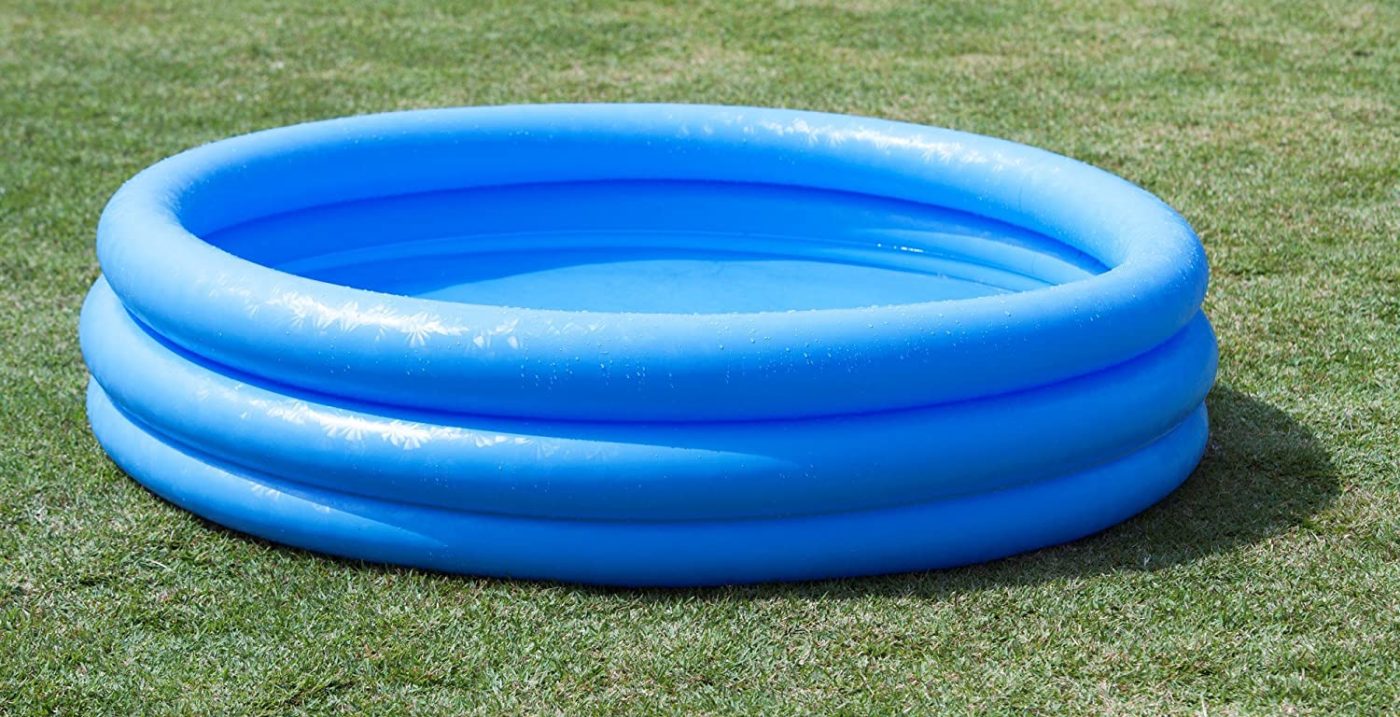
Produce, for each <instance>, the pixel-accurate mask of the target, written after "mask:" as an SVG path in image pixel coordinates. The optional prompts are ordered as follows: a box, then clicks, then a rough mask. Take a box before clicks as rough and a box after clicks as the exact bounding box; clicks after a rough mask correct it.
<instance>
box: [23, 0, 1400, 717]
mask: <svg viewBox="0 0 1400 717" xmlns="http://www.w3.org/2000/svg"><path fill="white" fill-rule="evenodd" d="M459 5H460V6H459ZM466 5H467V4H465V3H463V4H457V3H452V4H449V3H442V4H440V5H428V4H423V3H401V4H400V3H394V4H389V3H385V4H374V5H368V4H367V3H362V2H350V1H348V0H347V1H345V2H330V1H327V0H318V1H316V2H305V3H300V4H296V5H292V6H288V7H281V6H278V5H275V4H273V3H267V2H250V1H244V0H225V1H223V2H217V3H208V4H207V6H205V7H195V6H193V4H187V3H179V2H169V3H163V4H153V3H147V2H141V3H133V4H126V5H120V6H119V5H117V4H115V3H99V2H90V3H78V2H62V3H58V2H53V3H38V4H35V3H29V2H21V0H0V426H3V430H0V713H7V714H17V715H27V714H45V713H58V714H131V713H152V714H187V713H210V712H214V713H235V714H268V715H283V714H298V713H337V712H341V711H350V712H353V711H361V710H363V711H367V712H371V713H410V712H411V713H416V714H433V713H438V714H457V713H475V714H496V713H502V712H504V713H547V714H570V715H573V714H612V713H619V712H625V713H673V714H711V713H733V714H753V713H787V714H813V713H823V714H826V713H838V714H868V713H910V714H929V713H936V712H953V713H964V712H977V713H983V712H995V713H1022V712H1025V711H1036V712H1044V713H1070V714H1084V713H1111V714H1119V713H1134V714H1157V713H1182V714H1186V713H1191V714H1202V713H1205V714H1212V715H1215V714H1293V713H1299V714H1319V715H1330V714H1369V715H1376V714H1382V713H1387V712H1388V713H1392V714H1394V713H1396V712H1397V711H1400V692H1397V690H1400V69H1397V68H1400V7H1397V6H1396V5H1395V4H1394V3H1377V4H1357V3H1351V2H1333V1H1330V0H1324V1H1322V2H1312V3H1303V2H1294V3H1276V4H1274V3H1266V2H1260V1H1256V0H1251V1H1250V2H1239V3H1228V4H1224V5H1220V4H1217V3H1207V2H1200V3H1174V2H1157V3H1151V4H1141V5H1139V4H1137V3H1127V2H1093V3H1083V4H1080V3H1073V4H1071V3H1032V2H1025V3H1013V2H965V3H959V4H940V5H938V6H930V7H918V6H913V5H904V4H899V3H893V2H883V1H882V0H856V1H855V2H850V3H846V2H836V1H834V0H833V2H829V3H817V2H785V3H777V4H771V3H738V2H735V3H722V2H707V3H686V4H676V5H660V4H647V3H642V4H610V3H597V4H586V5H580V6H574V5H566V4H562V3H560V4H542V5H535V6H530V7H526V6H517V5H514V4H510V3H492V4H472V5H471V6H470V7H467V6H466ZM566 100H567V101H600V100H647V101H693V102H720V103H740V104H758V105H777V106H786V107H801V108H810V109H821V110H831V111H838V112H855V113H860V114H867V115H878V116H884V117H891V118H898V119H904V120H911V121H915V122H922V123H929V124H936V125H943V126H950V127H955V128H959V129H965V130H971V131H975V132H981V133H986V134H993V135H999V136H1003V137H1008V138H1011V139H1015V140H1019V141H1023V142H1028V143H1031V144H1036V145H1040V146H1043V147H1047V148H1049V149H1052V150H1055V151H1058V152H1062V153H1064V154H1068V155H1070V156H1074V157H1077V158H1080V159H1083V160H1086V161H1089V162H1092V163H1095V164H1098V165H1100V166H1102V167H1105V168H1107V169H1109V170H1112V171H1115V172H1118V173H1120V174H1122V175H1123V176H1126V177H1128V178H1130V179H1132V180H1134V181H1136V182H1138V183H1140V184H1142V185H1144V186H1145V187H1147V188H1148V189H1149V190H1151V191H1153V192H1155V193H1157V194H1158V195H1160V196H1162V197H1163V198H1164V199H1166V200H1167V201H1168V202H1169V203H1171V204H1172V205H1174V206H1176V207H1177V208H1178V209H1180V210H1181V211H1182V212H1183V213H1184V214H1185V215H1186V216H1187V217H1188V218H1189V219H1190V220H1191V221H1192V222H1193V224H1194V225H1195V227H1196V228H1197V229H1198V230H1199V232H1200V234H1201V236H1202V238H1203V240H1204V241H1205V244H1206V248H1207V251H1208V252H1209V254H1210V257H1211V261H1212V265H1213V271H1214V274H1213V284H1212V289H1211V295H1210V298H1209V300H1208V306H1207V309H1208V312H1209V314H1210V316H1211V318H1212V319H1213V320H1214V322H1215V325H1216V328H1217V329H1218V331H1219V334H1220V343H1221V351H1222V360H1221V372H1220V382H1219V387H1218V388H1217V389H1216V391H1215V393H1214V394H1213V396H1212V398H1211V407H1212V410H1213V427H1214V434H1213V437H1212V443H1211V447H1210V450H1209V453H1208V455H1207V456H1206V459H1205V461H1204V463H1203V464H1202V466H1201V468H1200V469H1199V470H1198V471H1197V472H1196V474H1195V475H1194V476H1193V477H1192V478H1191V480H1190V481H1189V482H1188V483H1187V484H1186V486H1185V487H1183V488H1182V489H1181V490H1180V491H1178V492H1177V493H1176V494H1174V495H1173V496H1172V497H1171V498H1169V499H1168V500H1167V501H1165V502H1164V503H1163V504H1161V505H1160V506H1158V507H1156V508H1153V509H1152V510H1150V511H1148V512H1147V513H1146V514H1144V515H1142V516H1140V517H1139V518H1137V519H1135V520H1132V521H1130V522H1129V523H1127V524H1125V525H1123V526H1120V527H1117V528H1114V529H1112V530H1110V531H1108V532H1107V533H1105V534H1102V535H1099V536H1096V537H1093V538H1089V539H1086V540H1082V541H1079V542H1077V543H1074V544H1072V545H1067V546H1063V547H1059V548H1054V549H1050V550H1044V551H1041V552H1038V553H1035V554H1031V555H1026V556H1021V557H1017V558H1013V559H1010V560H1005V561H1001V562H998V563H994V564H990V565H984V566H979V567H973V568H967V569H961V570H952V571H944V572H935V573H927V574H917V575H903V576H892V577H885V578H875V579H867V580H851V581H840V582H829V583H815V584H802V585H788V586H762V587H744V588H729V589H715V590H703V591H682V592H666V591H645V592H637V591H620V590H619V591H614V590H599V589H588V588H577V587H570V586H560V585H548V584H535V583H522V582H503V581H495V580H482V579H471V578H462V577H453V576H444V575H434V574H427V573H423V572H418V571H412V570H399V569H391V568H384V567H378V566H370V565H363V564H356V563H350V562H341V561H335V560H329V559H324V558H321V557H317V556H314V555H311V554H307V553H303V552H299V551H294V550H289V549H284V548H280V547H277V546H273V545H270V544H266V543H263V542H259V541H256V540H251V539H248V538H246V537H243V536H240V535H236V534H233V533H230V532H227V531H223V530H220V529H217V528H214V527H212V526H210V525H208V524H205V523H202V522H200V521H199V520H197V519H195V518H193V517H191V516H190V515H188V514H186V513H184V512H182V511H180V510H177V509H175V508H173V507H171V506H170V505H168V504H165V503H163V502H162V501H160V500H158V499H156V498H155V497H153V496H152V495H150V494H149V493H147V492H145V491H144V490H142V489H141V488H140V487H139V486H138V485H137V484H136V483H134V482H133V481H131V480H129V479H128V478H126V477H125V476H124V475H123V474H122V473H121V472H120V471H118V470H117V469H116V468H114V467H113V466H112V464H111V463H110V462H108V461H107V460H106V459H105V458H104V457H103V454H102V452H101V451H100V450H99V449H98V447H97V445H96V443H95V442H94V441H93V439H92V437H91V435H90V434H89V433H88V430H87V427H86V424H85V421H84V417H83V404H82V391H83V386H84V382H85V380H86V374H85V372H84V369H83V365H82V362H81V360H80V358H79V355H78V347H77V342H76V336H75V333H76V320H77V312H78V308H79V305H80V301H81V298H82V295H83V292H84V290H85V289H86V287H87V286H88V284H89V283H90V282H91V281H92V280H93V278H94V277H95V276H96V275H97V271H98V270H97V266H96V262H95V259H94V256H93V251H92V242H93V230H94V227H95V225H96V222H97V216H98V213H99V211H100V210H101V208H102V205H103V203H104V202H105V201H106V199H107V197H108V196H110V194H111V193H112V192H113V191H114V190H115V189H116V188H117V186H118V185H119V184H120V183H121V182H122V180H124V179H125V178H126V177H128V176H130V175H131V174H133V173H134V172H136V171H137V170H138V169H140V168H141V167H143V166H145V165H147V164H149V163H151V162H153V161H155V160H157V159H159V158H160V157H163V156H165V155H168V154H171V153H173V152H176V151H178V150H180V149H183V148H186V147H189V146H191V145H194V144H198V143H201V142H205V141H209V140H213V139H217V138H220V137H225V136H228V135H232V134H236V133H240V132H246V131H249V130H254V129H259V128H265V127H271V126H275V125H282V124H287V123H291V122H297V121H301V120H309V119H314V118H325V117H332V116H338V115H347V114H354V113H361V112H370V111H379V110H389V109H399V108H410V107H430V106H441V105H463V104H494V103H507V102H548V101H566Z"/></svg>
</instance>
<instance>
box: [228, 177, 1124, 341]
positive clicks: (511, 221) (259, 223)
mask: <svg viewBox="0 0 1400 717" xmlns="http://www.w3.org/2000/svg"><path fill="white" fill-rule="evenodd" d="M204 239H205V240H206V241H208V242H210V243H211V244H213V245H215V246H217V247H220V248H222V249H224V250H225V251H228V252H230V253H232V254H235V255H237V256H240V257H242V258H244V259H247V260H249V261H253V262H256V263H259V264H263V265H265V266H269V267H272V268H275V269H279V270H281V271H285V272H289V273H292V274H296V275H299V276H303V277H306V278H310V279H316V280H320V281H326V282H330V283H335V284H341V285H345V286H350V287H354V288H359V289H367V290H371V291H378V292H383V293H389V294H400V295H405V296H417V297H423V298H430V299H438V300H443V301H454V302H462V303H472V304H485V305H495V306H513V307H521V308H532V309H560V310H571V311H606V312H642V313H685V314H696V313H731V312H760V311H788V310H797V309H835V308H859V307H866V306H884V305H897V304H912V303H921V302H929V301H942V300H951V299H964V298H973V297H978V296H988V295H993V294H1002V293H1008V292H1016V291H1026V290H1030V289H1036V288H1041V287H1045V286H1050V285H1055V284H1063V283H1067V282H1070V281H1076V280H1079V279H1083V278H1087V277H1089V276H1092V275H1094V274H1098V273H1101V272H1103V271H1104V270H1105V267H1104V266H1103V265H1102V264H1101V263H1099V262H1098V261H1096V260H1094V259H1093V258H1092V257H1090V256H1088V255H1086V254H1084V253H1082V252H1079V251H1077V250H1075V249H1073V248H1071V247H1069V246H1068V245H1066V244H1064V243H1062V242H1059V241H1056V240H1054V239H1051V238H1049V237H1046V236H1044V235H1041V234H1037V233H1033V232H1030V231H1026V230H1024V229H1022V228H1019V227H1015V226H1012V225H1010V224H1006V223H1003V222H999V221H996V220H992V219H988V218H985V217H980V216H976V215H973V214H967V213H964V212H958V211H953V210H949V209H945V208H941V207H936V206H930V205H924V204H916V203H912V202H904V201H898V200H890V199H884V198H878V197H871V196H867V195H860V194H852V193H845V192H835V191H828V190H817V189H806V188H797V187H783V186H774V185H760V184H743V183H726V182H690V181H659V180H658V181H607V182H577V183H555V184H525V185H512V186H499V187H474V188H468V189H460V190H453V191H444V192H432V193H423V194H411V195H402V196H392V197H382V198H375V199H370V200H362V201H355V202H347V203H341V204H331V205H324V206H317V207H309V208H305V209H301V210H297V211H294V212H288V213H284V214H278V215H274V216H269V217H262V218H259V219H256V220H253V221H248V222H244V223H241V224H238V225H235V226H231V227H225V228H221V229H217V230H214V231H207V232H205V234H204Z"/></svg>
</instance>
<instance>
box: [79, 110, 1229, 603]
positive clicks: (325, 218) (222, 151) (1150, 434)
mask: <svg viewBox="0 0 1400 717" xmlns="http://www.w3.org/2000/svg"><path fill="white" fill-rule="evenodd" d="M98 254H99V258H100V260H101V263H102V268H103V273H104V278H101V279H99V280H98V282H97V283H96V285H95V286H94V287H93V290H92V292H91V293H90V295H89V297H88V300H87V303H86V305H85V306H84V309H83V316H82V327H81V338H82V344H83V351H84V355H85V357H86V359H87V362H88V365H89V367H90V369H91V371H92V375H93V382H92V385H91V387H90V392H89V414H90V418H91V421H92V425H93V429H94V431H95V433H96V434H97V436H98V439H99V440H100V441H101V442H102V444H103V446H104V447H105V448H106V449H107V450H108V452H109V453H110V454H111V455H112V456H113V458H114V459H115V460H116V461H117V462H118V464H120V465H121V466H122V467H123V468H124V469H125V470H127V471H128V472H129V473H131V474H132V475H133V476H135V477H136V478H137V479H138V480H140V481H141V482H142V483H144V484H145V485H147V486H148V487H150V488H151V489H152V490H153V491H155V492H156V493H158V494H160V495H162V496H164V497H166V498H167V499H169V500H171V501H173V502H175V503H177V504H179V505H182V506H185V507H186V508H189V509H190V510H192V511H194V512H196V513H199V514H201V515H203V516H205V517H208V518H210V519H212V520H215V521H217V522H220V523H223V524H225V525H228V526H230V527H233V528H236V529H239V530H243V531H247V532H250V533H254V534H257V535H260V536H263V537H267V538H270V539H273V540H278V541H281V542H285V543H289V544H293V545H298V546H302V547H306V548H310V549H314V550H321V551H325V552H329V553H335V554H338V555H345V556H349V557H359V558H365V559H370V560H378V561H386V562H394V563H401V564H408V565H416V566H422V567H429V568H435V569H443V570H453V571H463V572H472V573H483V574H491V575H508V576H522V577H537V578H554V579H564V580H575V581H583V582H597V583H612V584H631V585H643V584H657V585H688V584H712V583H723V582H745V581H760V580H776V579H801V578H817V577H827V576H839V575H858V574H869V573H878V572H890V571H899V570H913V569H922V568H932V567H943V566H950V565H957V564H963V563H967V562H973V561H978V560H985V559H990V558H995V557H999V556H1004V555H1009V554H1012V553H1015V552H1020V551H1024V550H1028V549H1033V548H1036V547H1041V546H1045V545H1050V544H1054V543H1058V542H1063V541H1066V540H1071V539H1074V538H1076V537H1080V536H1083V535H1086V534H1089V533H1092V532H1095V531H1097V530H1101V529H1103V528H1105V527H1107V526H1109V525H1112V524H1113V523H1115V522H1118V521H1120V520H1122V519H1124V518H1126V517H1128V516H1130V515H1132V514H1133V513H1136V512H1138V511H1140V510H1142V509H1143V508H1145V507H1147V506H1148V505H1151V504H1152V503H1153V502H1155V501H1156V500H1158V499H1160V498H1161V497H1162V496H1163V495H1165V494H1166V493H1167V492H1169V491H1170V490H1171V489H1173V488H1174V487H1175V486H1176V485H1178V484H1179V483H1180V482H1181V481H1182V480H1184V479H1185V477H1186V476H1187V475H1188V474H1189V473H1190V471H1191V469H1192V468H1193V467H1194V465H1195V463H1196V462H1197V460H1198V459H1199V456H1200V453H1201V451H1202V449H1203V446H1204V443H1205V437H1206V426H1205V416H1204V407H1203V400H1204V397H1205V394H1206V392H1207V391H1208V390H1209V388H1210V385H1211V383H1212V382H1213V380H1214V376H1215V361H1216V349H1215V339H1214V336H1213V334H1212V333H1211V330H1210V327H1209V324H1208V323H1207V322H1206V320H1205V318H1204V316H1203V315H1202V314H1201V313H1200V304H1201V300H1202V297H1203V296H1204V292H1205V286H1206V264H1205V257H1204V253H1203V252H1202V250H1201V246H1200V243H1199V242H1198V241H1197V239H1196V237H1195V235H1194V234H1193V233H1192V231H1191V229H1190V228H1189V226H1187V225H1186V223H1185V222H1184V221H1183V220H1182V219H1181V218H1180V217H1179V216H1178V215H1177V214H1176V213H1175V212H1173V211H1172V210H1171V209H1170V208H1169V207H1167V206H1165V205H1164V204H1162V203H1161V202H1160V201H1159V200H1157V199H1155V198H1154V197H1152V196H1151V195H1150V194H1147V193H1146V192H1143V191H1142V190H1141V189H1138V188H1136V187H1134V186H1133V185H1131V184H1129V183H1127V182H1125V181H1123V180H1121V179H1118V178H1116V177H1113V176H1112V175H1109V174H1107V173H1104V172H1102V171H1099V170H1096V169H1094V168H1092V167H1089V166H1087V165H1084V164H1081V163H1078V162H1074V161H1072V160H1069V159H1066V158H1064V157H1060V156H1058V155H1054V154H1050V153H1047V152H1044V151H1041V150H1037V149H1033V148H1030V147H1025V146H1022V145H1017V144H1013V143H1009V142H1005V141H1001V140H995V139H991V138H986V137H980V136H976V135H969V134H965V133H958V132H952V131H948V130H940V129H934V128H929V127H919V126H913V125H906V124H899V123H893V122H884V121H880V120H872V119H865V118H856V117H846V116H838V115H826V114H819V113H809V112H794V111H784V110H763V109H751V108H733V107H701V106H676V105H573V106H551V105H543V106H523V107H496V108H469V109H454V110H432V111H420V112H407V113H395V114H387V115H374V116H368V117H356V118H348V119H341V120H333V121H329V122H319V123H312V124H307V125H298V126H294V127H288V128H282V129H276V130H271V131H267V132H260V133H256V134H252V135H247V136H244V137H238V138H234V139H230V140H225V141H222V142H217V143H214V144H211V145H206V146H204V147H200V148H197V149H194V150H190V151H188V152H185V153H182V154H180V155H177V156H175V157H172V158H170V159H167V160H165V161H163V162H161V163H158V164H156V165H155V166H153V167H151V168H150V169H148V170H146V171H145V172H142V173H141V174H139V175H137V177H135V178H134V179H132V180H131V181H130V182H128V183H127V184H126V185H125V186H123V188H122V189H121V190H120V191H119V192H118V193H117V195H116V196H115V197H113V199H112V201H111V202H110V203H109V205H108V207H107V209H106V211H105V212H104V214H103V218H102V222H101V225H100V227H99V231H98Z"/></svg>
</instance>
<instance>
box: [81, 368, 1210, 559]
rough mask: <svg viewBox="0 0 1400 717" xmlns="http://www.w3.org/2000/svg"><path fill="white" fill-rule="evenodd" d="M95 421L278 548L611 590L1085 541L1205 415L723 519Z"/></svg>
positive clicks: (221, 519) (98, 400)
mask: <svg viewBox="0 0 1400 717" xmlns="http://www.w3.org/2000/svg"><path fill="white" fill-rule="evenodd" d="M88 415H89V417H90V419H91V422H92V427H93V430H94V432H95V433H96V435H97V437H98V439H99V441H100V442H101V443H102V445H103V447H104V448H105V449H106V450H107V451H108V453H109V454H110V455H111V456H112V457H113V459H114V460H115V461H116V462H117V464H118V465H119V466H121V468H122V469H123V470H125V471H127V472H128V473H130V474H131V475H132V476H134V477H135V478H136V479H137V480H139V481H140V482H141V483H142V484H144V485H145V486H146V487H148V488H149V489H150V490H152V491H153V492H155V493H156V494H158V495H160V496H161V497H163V498H165V499H167V500H169V501H171V502H172V503H175V504H176V505H179V506H181V507H183V508H186V509H188V510H190V511H192V512H194V513H196V514H198V515H201V516H203V517H205V518H208V519H209V520H212V521H214V522H216V523H220V524H222V525H226V526H229V527H231V528H234V529H236V530H240V531H243V532H246V533H250V534H252V535H256V536H259V537H262V538H266V539H268V540H272V541H276V542H279V543H286V544H289V545H294V546H297V547H301V548H305V549H308V550H314V551H321V552H325V553H331V554H335V555H340V556H343V557H347V558H356V559H362V560H368V561H373V562H387V563H398V564H403V565H410V566H414V567H420V568H426V569H431V570H442V571H448V572H461V573H474V574H480V575H494V576H502V577H518V578H547V579H554V580H566V581H573V582H581V583H598V584H609V585H634V586H643V585H658V586H687V585H711V584H718V583H743V582H763V581H770V580H805V579H818V578H832V577H846V576H852V575H867V574H877V573H892V572H903V571H911V570H924V569H933V568H945V567H953V566H958V565H966V564H969V563H976V562H981V561H985V560H991V559H995V558H999V557H1004V556H1007V555H1012V554H1015V553H1020V552H1025V551H1028V550H1033V549H1036V548H1041V547H1046V546H1050V545H1055V544H1059V543H1063V542H1067V541H1070V540H1074V539H1076V538H1080V537H1083V536H1086V535H1089V534H1092V533H1095V532H1098V531H1100V530H1103V529H1104V528H1107V527H1109V526H1111V525H1113V524H1115V523H1118V522H1120V521H1122V520H1125V519H1126V518H1128V517H1131V516H1132V515H1134V514H1136V513H1139V512H1141V511H1142V510H1144V509H1146V508H1147V507H1148V506H1150V505H1152V504H1153V503H1156V502H1157V501H1158V500H1160V499H1162V498H1163V497H1164V496H1166V495H1167V494H1168V493H1170V492H1171V491H1172V490H1173V489H1175V488H1176V487H1177V486H1178V485H1180V484H1181V482H1182V481H1184V480H1185V479H1186V477H1187V476H1188V475H1189V474H1190V473H1191V471H1192V469H1193V468H1194V467H1195V466H1196V463H1197V462H1198V461H1199V460H1200V457H1201V454H1202V452H1203V451H1204V448H1205V444H1206V435H1207V420H1206V411H1205V407H1204V406H1201V407H1200V408H1198V409H1197V410H1196V411H1195V412H1193V413H1192V414H1191V415H1190V416H1189V417H1188V418H1187V419H1186V420H1185V421H1183V422H1182V423H1181V424H1180V425H1178V426H1176V427H1175V428H1173V429H1172V430H1170V431H1169V432H1168V433H1167V434H1165V435H1164V436H1162V437H1161V438H1159V439H1157V440H1156V441H1155V442H1153V443H1151V444H1150V445H1148V446H1146V447H1145V448H1142V449H1139V450H1138V451H1136V452H1134V453H1132V454H1130V455H1127V456H1125V457H1121V458H1119V459H1117V460H1114V461H1112V462H1109V463H1105V464H1103V465H1100V466H1098V467H1095V468H1092V469H1089V470H1085V471H1081V472H1077V473H1073V474H1070V475H1066V476H1062V477H1058V478H1054V479H1050V480H1043V481H1038V482H1034V483H1029V484H1024V485H1019V486H1016V487H1013V488H1008V489H1003V490H997V491H992V492H987V493H980V494H974V495H964V496H959V497H953V498H947V499H943V500H938V501H935V502H930V503H924V504H920V505H910V506H902V507H896V508H885V509H879V510H866V511H857V512H847V513H827V514H821V515H810V516H801V517H789V518H772V519H740V520H724V521H698V520H691V521H686V520H678V521H620V520H563V519H551V518H535V517H518V516H503V515H494V514H486V513H472V512H464V511H454V510H445V509H441V508H433V507H427V506H422V505H414V504H407V503H396V502H391V501H386V500H381V499H375V498H368V497H364V496H359V495H351V494H346V493H340V492H336V491H331V490H327V489H324V488H316V487H311V486H307V485H302V484H297V483H291V482H287V481H285V480H280V479H273V478H270V477H267V476H265V475H260V474H256V473H253V472H251V471H248V470H246V469H242V468H236V467H233V466H229V465H227V464H225V463H222V462H220V461H218V460H215V459H213V458H210V457H208V456H205V455H202V454H200V453H199V452H197V451H195V450H193V449H190V448H188V447H186V446H182V445H179V444H177V443H175V442H173V441H171V440H169V439H166V438H164V437H162V436H160V435H157V434H156V433H154V432H152V431H150V430H148V429H146V428H145V427H144V426H142V425H139V424H138V423H137V422H136V421H134V420H133V419H131V418H130V417H128V416H127V415H126V414H124V413H122V412H121V410H120V409H118V408H117V407H116V406H114V405H113V404H112V402H111V401H110V400H109V399H108V397H107V395H106V393H105V392H104V391H103V390H102V388H101V387H100V386H99V385H97V383H96V382H92V383H90V384H89V387H88Z"/></svg>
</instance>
